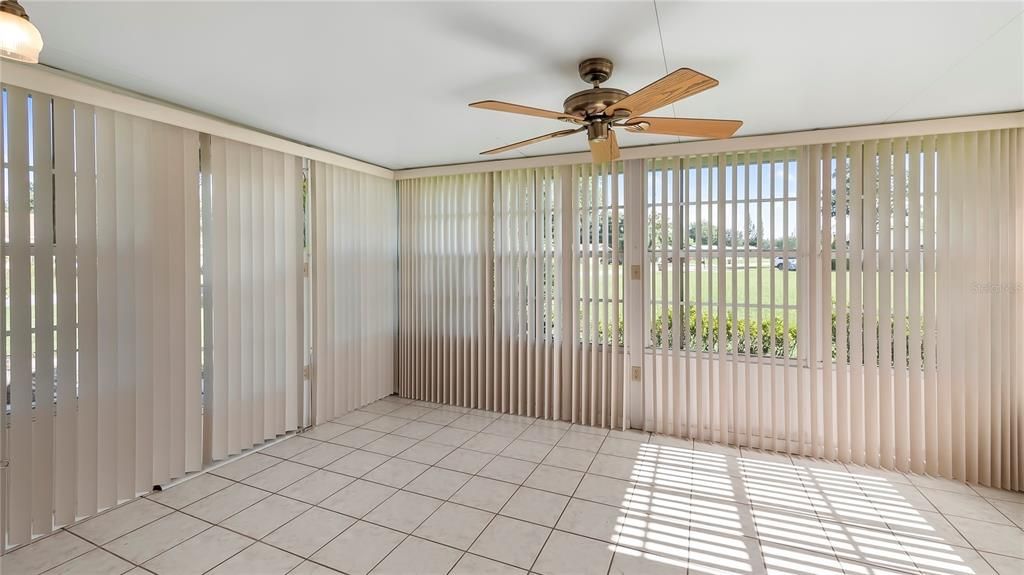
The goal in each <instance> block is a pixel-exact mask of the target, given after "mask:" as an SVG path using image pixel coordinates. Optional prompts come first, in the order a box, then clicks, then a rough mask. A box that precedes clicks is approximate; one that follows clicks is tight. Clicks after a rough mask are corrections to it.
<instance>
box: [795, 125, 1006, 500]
mask: <svg viewBox="0 0 1024 575" xmlns="http://www.w3.org/2000/svg"><path fill="white" fill-rule="evenodd" d="M1020 137H1021V130H998V131H988V132H975V133H961V134H945V135H939V136H928V137H914V138H900V139H891V140H878V141H867V142H853V143H842V144H837V145H834V146H823V147H812V148H810V150H809V155H810V158H809V160H810V162H809V174H808V176H809V179H810V187H811V189H812V193H813V194H815V195H818V197H821V198H826V197H828V194H827V193H826V192H828V191H829V190H833V191H835V190H837V192H833V193H832V197H833V198H834V199H835V201H834V204H835V207H834V209H829V207H830V206H828V205H826V204H825V203H821V204H817V205H813V206H809V211H808V217H809V220H808V221H809V222H810V223H811V224H812V232H814V233H816V235H817V239H816V244H815V245H816V249H817V250H818V256H819V257H817V263H818V266H819V269H820V270H821V273H813V274H810V276H809V281H810V282H811V283H812V286H814V287H815V289H816V291H817V292H818V293H821V294H825V293H828V289H829V280H830V279H831V274H829V273H827V270H828V268H829V267H832V265H831V262H832V261H834V262H835V265H834V268H835V270H836V271H835V276H834V280H833V281H834V282H835V286H836V289H835V298H833V301H831V302H829V301H828V299H827V298H824V297H821V298H819V300H818V301H817V302H815V303H814V304H813V305H814V306H815V307H817V308H818V309H820V313H819V314H817V316H818V319H817V321H816V323H817V326H818V329H819V330H821V333H824V334H825V335H827V333H826V332H825V330H827V329H828V328H829V321H830V317H829V316H830V315H831V316H833V317H834V318H835V320H834V321H835V328H834V329H835V332H836V334H837V337H836V338H835V342H834V345H832V346H831V349H830V348H829V346H827V345H826V344H828V343H831V342H828V340H827V338H825V337H820V338H818V340H817V342H816V343H818V344H819V345H816V346H813V347H811V348H809V349H808V353H809V354H810V356H809V357H810V359H811V360H812V363H811V365H817V366H820V368H821V370H822V373H823V375H822V376H819V378H823V379H825V381H826V382H829V381H830V380H831V379H832V378H830V377H829V374H832V373H834V374H835V376H834V387H833V386H829V385H826V386H825V387H824V392H825V393H824V394H823V396H822V397H821V400H822V401H823V404H821V407H820V409H821V411H822V414H823V418H822V422H821V427H820V428H817V429H814V432H815V433H816V434H820V435H815V436H814V437H812V438H811V439H812V445H813V449H814V451H823V452H824V454H825V455H826V456H827V457H838V458H839V459H840V460H842V461H853V462H856V463H866V464H869V465H875V466H882V467H885V468H895V469H899V470H901V471H914V472H917V473H924V472H926V473H928V474H931V475H939V476H943V477H950V478H954V479H961V480H964V481H969V482H976V483H981V484H983V485H990V486H994V487H1001V488H1007V489H1017V490H1019V489H1022V488H1024V484H1022V480H1024V478H1022V477H1021V473H1022V470H1021V465H1022V462H1021V459H1020V457H1021V451H1020V449H1021V440H1022V439H1024V430H1022V428H1021V425H1020V419H1021V415H1022V413H1021V400H1020V398H1021V393H1022V391H1024V390H1022V385H1024V375H1022V369H1021V368H1022V365H1021V359H1020V349H1021V345H1022V337H1024V333H1022V327H1021V326H1022V325H1024V315H1022V314H1024V309H1022V304H1024V301H1022V300H1024V287H1022V286H1024V254H1022V252H1024V250H1022V249H1021V246H1022V245H1024V206H1022V204H1024V180H1022V179H1021V175H1020V172H1019V170H1020V166H1021V165H1022V162H1021V159H1022V156H1021V155H1022V149H1021V146H1020ZM830 173H831V174H833V175H832V176H831V177H830ZM844 181H845V184H844ZM819 194H820V195H819ZM811 212H813V213H811ZM815 224H817V225H815ZM815 284H816V285H815Z"/></svg>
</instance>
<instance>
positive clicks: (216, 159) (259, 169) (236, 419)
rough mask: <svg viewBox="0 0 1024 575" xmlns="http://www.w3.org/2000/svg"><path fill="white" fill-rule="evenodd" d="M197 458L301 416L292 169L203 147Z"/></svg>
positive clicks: (298, 250) (264, 435)
mask: <svg viewBox="0 0 1024 575" xmlns="http://www.w3.org/2000/svg"><path fill="white" fill-rule="evenodd" d="M203 144H204V145H203V150H202V158H203V198H204V204H203V209H204V212H205V213H204V222H205V224H206V226H205V228H204V243H203V245H204V247H205V249H204V252H203V255H204V261H203V267H204V276H205V279H206V282H207V283H208V288H209V289H208V291H207V294H208V295H209V299H208V305H207V308H206V309H207V310H208V312H209V314H210V317H209V318H208V321H207V326H208V333H209V334H210V345H209V346H208V347H207V363H206V366H207V370H208V373H209V377H208V379H207V381H208V385H207V387H206V389H205V394H204V397H205V407H206V409H205V420H206V426H207V428H208V433H207V434H206V436H205V438H206V440H207V441H206V445H205V447H206V450H207V451H206V459H207V461H210V460H217V459H223V458H224V457H227V456H228V455H233V454H236V453H239V452H241V451H242V450H244V449H249V448H251V447H252V446H254V445H258V444H260V443H263V442H264V441H266V440H268V439H272V438H274V437H276V436H278V435H281V434H284V433H286V432H288V431H292V430H295V429H296V428H297V427H298V425H299V422H300V417H301V410H302V408H303V398H302V391H303V390H302V381H303V377H302V367H303V357H304V355H303V338H302V329H303V328H302V325H303V324H302V321H303V319H302V313H303V288H302V253H303V252H302V249H303V248H302V242H303V229H304V228H303V213H302V167H301V164H300V162H301V160H300V159H299V158H297V157H295V156H292V155H289V154H283V153H281V152H275V151H271V150H267V149H263V148H258V147H255V146H250V145H248V144H242V143H239V142H235V141H232V140H226V139H223V138H218V137H216V136H213V137H209V138H205V137H204V139H203Z"/></svg>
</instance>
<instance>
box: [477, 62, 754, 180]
mask: <svg viewBox="0 0 1024 575" xmlns="http://www.w3.org/2000/svg"><path fill="white" fill-rule="evenodd" d="M579 73H580V78H582V79H583V81H584V82H587V83H588V84H591V85H592V86H593V87H592V88H590V89H587V90H583V91H581V92H576V93H575V94H573V95H571V96H569V97H568V98H566V99H565V103H564V104H563V106H564V108H565V111H564V112H553V111H550V110H542V109H540V108H532V107H530V106H520V105H518V104H509V103H507V102H499V101H497V100H483V101H481V102H473V103H472V104H470V107H472V108H483V109H485V110H497V111H499V112H510V113H513V114H524V115H526V116H537V117H540V118H551V119H552V120H561V121H563V122H568V123H570V124H574V125H576V126H579V127H577V128H572V129H569V130H560V131H558V132H552V133H550V134H545V135H543V136H537V137H536V138H530V139H529V140H523V141H521V142H516V143H514V144H509V145H507V146H502V147H500V148H494V149H493V150H487V151H485V152H481V154H498V153H501V152H507V151H509V150H514V149H516V148H521V147H523V146H528V145H530V144H535V143H537V142H543V141H544V140H551V139H554V138H561V137H564V136H568V135H571V134H576V133H578V132H582V131H584V130H586V132H587V140H589V141H590V153H591V155H592V156H593V158H594V162H597V163H601V162H609V161H612V160H615V159H617V158H618V157H619V145H618V143H617V142H616V141H615V131H614V130H613V128H623V129H625V130H626V131H627V132H635V133H640V134H663V135H667V136H690V137H697V138H728V137H729V136H732V135H733V134H734V133H736V130H738V129H739V128H740V126H742V125H743V122H741V121H739V120H710V119H698V118H656V117H649V116H644V114H646V113H647V112H650V111H651V110H657V109H658V108H661V107H664V106H667V105H669V104H671V103H673V102H677V101H679V100H682V99H683V98H688V97H690V96H693V95H694V94H699V93H701V92H703V91H705V90H709V89H711V88H714V87H715V86H717V85H718V80H715V79H714V78H711V77H709V76H705V75H704V74H701V73H700V72H697V71H695V70H691V69H689V68H680V69H678V70H676V71H675V72H672V73H671V74H669V75H667V76H665V77H664V78H661V79H660V80H658V81H656V82H654V83H652V84H648V85H647V86H645V87H643V88H641V89H640V90H639V91H637V92H634V93H632V94H630V93H628V92H625V91H623V90H618V89H616V88H602V87H601V84H602V83H604V82H606V81H607V80H608V78H609V77H610V76H611V74H612V61H611V60H609V59H607V58H588V59H586V60H584V61H582V62H580V65H579Z"/></svg>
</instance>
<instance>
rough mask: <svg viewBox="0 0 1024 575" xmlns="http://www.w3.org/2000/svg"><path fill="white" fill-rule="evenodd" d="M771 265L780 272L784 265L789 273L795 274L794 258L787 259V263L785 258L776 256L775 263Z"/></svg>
mask: <svg viewBox="0 0 1024 575" xmlns="http://www.w3.org/2000/svg"><path fill="white" fill-rule="evenodd" d="M773 265H774V266H775V269H779V270H781V269H782V266H783V265H785V266H786V269H788V270H789V271H791V272H795V271H796V258H789V261H788V263H787V261H786V258H784V257H782V256H776V257H775V263H774V264H773Z"/></svg>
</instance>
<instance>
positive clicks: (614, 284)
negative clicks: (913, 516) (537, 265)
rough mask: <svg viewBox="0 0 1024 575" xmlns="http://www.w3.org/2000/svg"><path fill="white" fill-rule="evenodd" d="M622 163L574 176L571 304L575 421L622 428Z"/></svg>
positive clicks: (574, 171) (566, 294)
mask: <svg viewBox="0 0 1024 575" xmlns="http://www.w3.org/2000/svg"><path fill="white" fill-rule="evenodd" d="M621 168H622V164H621V163H605V164H582V165H575V166H571V167H570V168H569V170H570V177H571V182H572V186H571V194H572V195H571V196H570V202H568V203H569V204H570V206H571V210H569V213H568V214H567V215H568V217H569V219H570V224H571V228H570V229H571V233H570V234H568V236H569V238H570V241H569V243H568V245H567V246H566V247H567V249H568V250H569V251H570V254H571V257H569V258H566V259H567V260H568V261H569V270H570V271H569V273H568V274H566V279H565V281H564V282H562V290H563V291H562V292H561V293H560V294H558V296H560V299H562V300H563V301H564V302H566V303H567V304H568V307H569V310H568V311H569V313H568V318H567V320H568V322H569V324H568V327H569V329H568V334H569V336H570V337H569V342H570V343H569V351H570V353H569V354H568V355H567V356H566V357H565V358H564V359H563V361H565V363H566V365H567V366H568V370H567V371H568V373H569V374H570V377H569V378H568V379H569V381H571V395H570V402H571V411H570V413H571V414H572V421H574V422H579V423H582V424H584V425H597V426H601V427H621V426H622V422H623V413H624V407H625V405H624V402H623V396H624V388H623V381H624V379H623V377H622V374H623V372H624V367H623V365H624V353H623V350H622V344H623V339H622V336H623V329H622V328H623V325H622V317H623V316H622V302H623V293H622V286H623V281H622V274H621V268H622V257H623V256H624V251H625V250H624V249H623V246H624V240H625V238H624V236H623V233H624V231H625V209H624V194H625V190H624V189H623V183H624V182H623V178H622V177H621V174H622V170H621Z"/></svg>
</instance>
